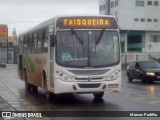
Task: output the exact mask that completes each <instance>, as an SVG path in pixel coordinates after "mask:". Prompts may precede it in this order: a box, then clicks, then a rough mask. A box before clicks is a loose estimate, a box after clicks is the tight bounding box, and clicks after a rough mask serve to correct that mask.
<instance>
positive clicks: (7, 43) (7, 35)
mask: <svg viewBox="0 0 160 120" xmlns="http://www.w3.org/2000/svg"><path fill="white" fill-rule="evenodd" d="M7 64H8V27H7Z"/></svg>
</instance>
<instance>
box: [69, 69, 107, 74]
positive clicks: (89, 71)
mask: <svg viewBox="0 0 160 120" xmlns="http://www.w3.org/2000/svg"><path fill="white" fill-rule="evenodd" d="M109 70H110V69H103V70H68V71H69V72H71V73H73V74H75V75H102V74H105V73H106V72H108V71H109Z"/></svg>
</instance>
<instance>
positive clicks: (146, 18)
mask: <svg viewBox="0 0 160 120" xmlns="http://www.w3.org/2000/svg"><path fill="white" fill-rule="evenodd" d="M100 1H101V4H102V0H100ZM104 1H107V2H108V0H103V3H104ZM116 1H118V6H116V5H115V2H116ZM136 1H142V2H143V3H144V4H140V5H139V4H138V5H139V6H137V4H136ZM148 1H151V2H152V5H148ZM155 2H158V6H157V5H154V4H155ZM113 4H114V6H112V5H113ZM110 7H111V8H110V14H111V15H115V16H116V17H117V20H118V24H119V28H120V31H133V32H143V33H144V34H142V36H143V37H142V45H141V46H142V52H160V49H159V47H160V44H159V43H160V14H159V11H160V0H110ZM103 14H104V13H103ZM150 20H151V21H150ZM125 36H127V32H126V35H125ZM153 36H156V37H157V36H158V37H157V38H156V40H153ZM121 38H123V40H122V42H124V43H123V45H124V48H123V49H124V51H125V52H127V45H128V43H127V42H128V40H127V38H126V37H121ZM124 38H125V40H124Z"/></svg>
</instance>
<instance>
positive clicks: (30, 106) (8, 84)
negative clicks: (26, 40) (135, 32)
mask: <svg viewBox="0 0 160 120" xmlns="http://www.w3.org/2000/svg"><path fill="white" fill-rule="evenodd" d="M159 93H160V82H155V83H152V84H149V83H148V84H141V83H140V81H138V80H135V81H133V83H129V82H128V81H127V77H126V76H125V74H124V73H123V77H122V91H121V92H119V93H117V92H106V93H105V95H104V97H103V99H102V100H100V101H96V100H94V99H93V95H92V94H83V95H75V94H74V95H63V96H57V97H56V98H53V99H52V100H50V101H48V100H47V99H46V97H45V92H44V90H43V89H41V88H39V89H38V93H35V92H26V91H25V86H24V82H23V81H20V80H19V78H18V75H17V70H16V65H8V67H7V68H6V69H0V96H1V99H0V100H1V101H0V109H1V110H2V111H160V94H159ZM61 113H62V117H54V118H47V117H45V118H37V120H38V119H42V120H43V119H44V120H50V119H56V120H63V119H64V120H79V119H83V120H139V119H140V120H141V119H145V120H146V119H147V120H151V119H152V120H158V118H157V117H154V118H153V117H152V118H150V117H147V118H142V117H141V118H139V117H130V118H129V117H123V118H120V117H112V118H110V117H65V116H63V115H64V114H65V113H63V112H61ZM73 113H74V112H73ZM113 113H114V112H113ZM90 114H94V115H93V116H95V114H96V113H94V112H93V113H90ZM106 114H108V112H106ZM13 119H15V118H13ZM16 119H17V118H16ZM19 119H22V118H19ZM25 119H27V120H28V119H29V120H30V119H32V118H25ZM33 120H36V118H33Z"/></svg>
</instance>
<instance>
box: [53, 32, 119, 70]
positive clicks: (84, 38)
mask: <svg viewBox="0 0 160 120" xmlns="http://www.w3.org/2000/svg"><path fill="white" fill-rule="evenodd" d="M119 61H120V48H119V41H118V32H117V31H107V30H90V31H89V30H68V31H67V30H66V31H57V45H56V62H57V63H58V64H59V65H62V66H68V67H105V66H111V65H115V64H118V63H119Z"/></svg>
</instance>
